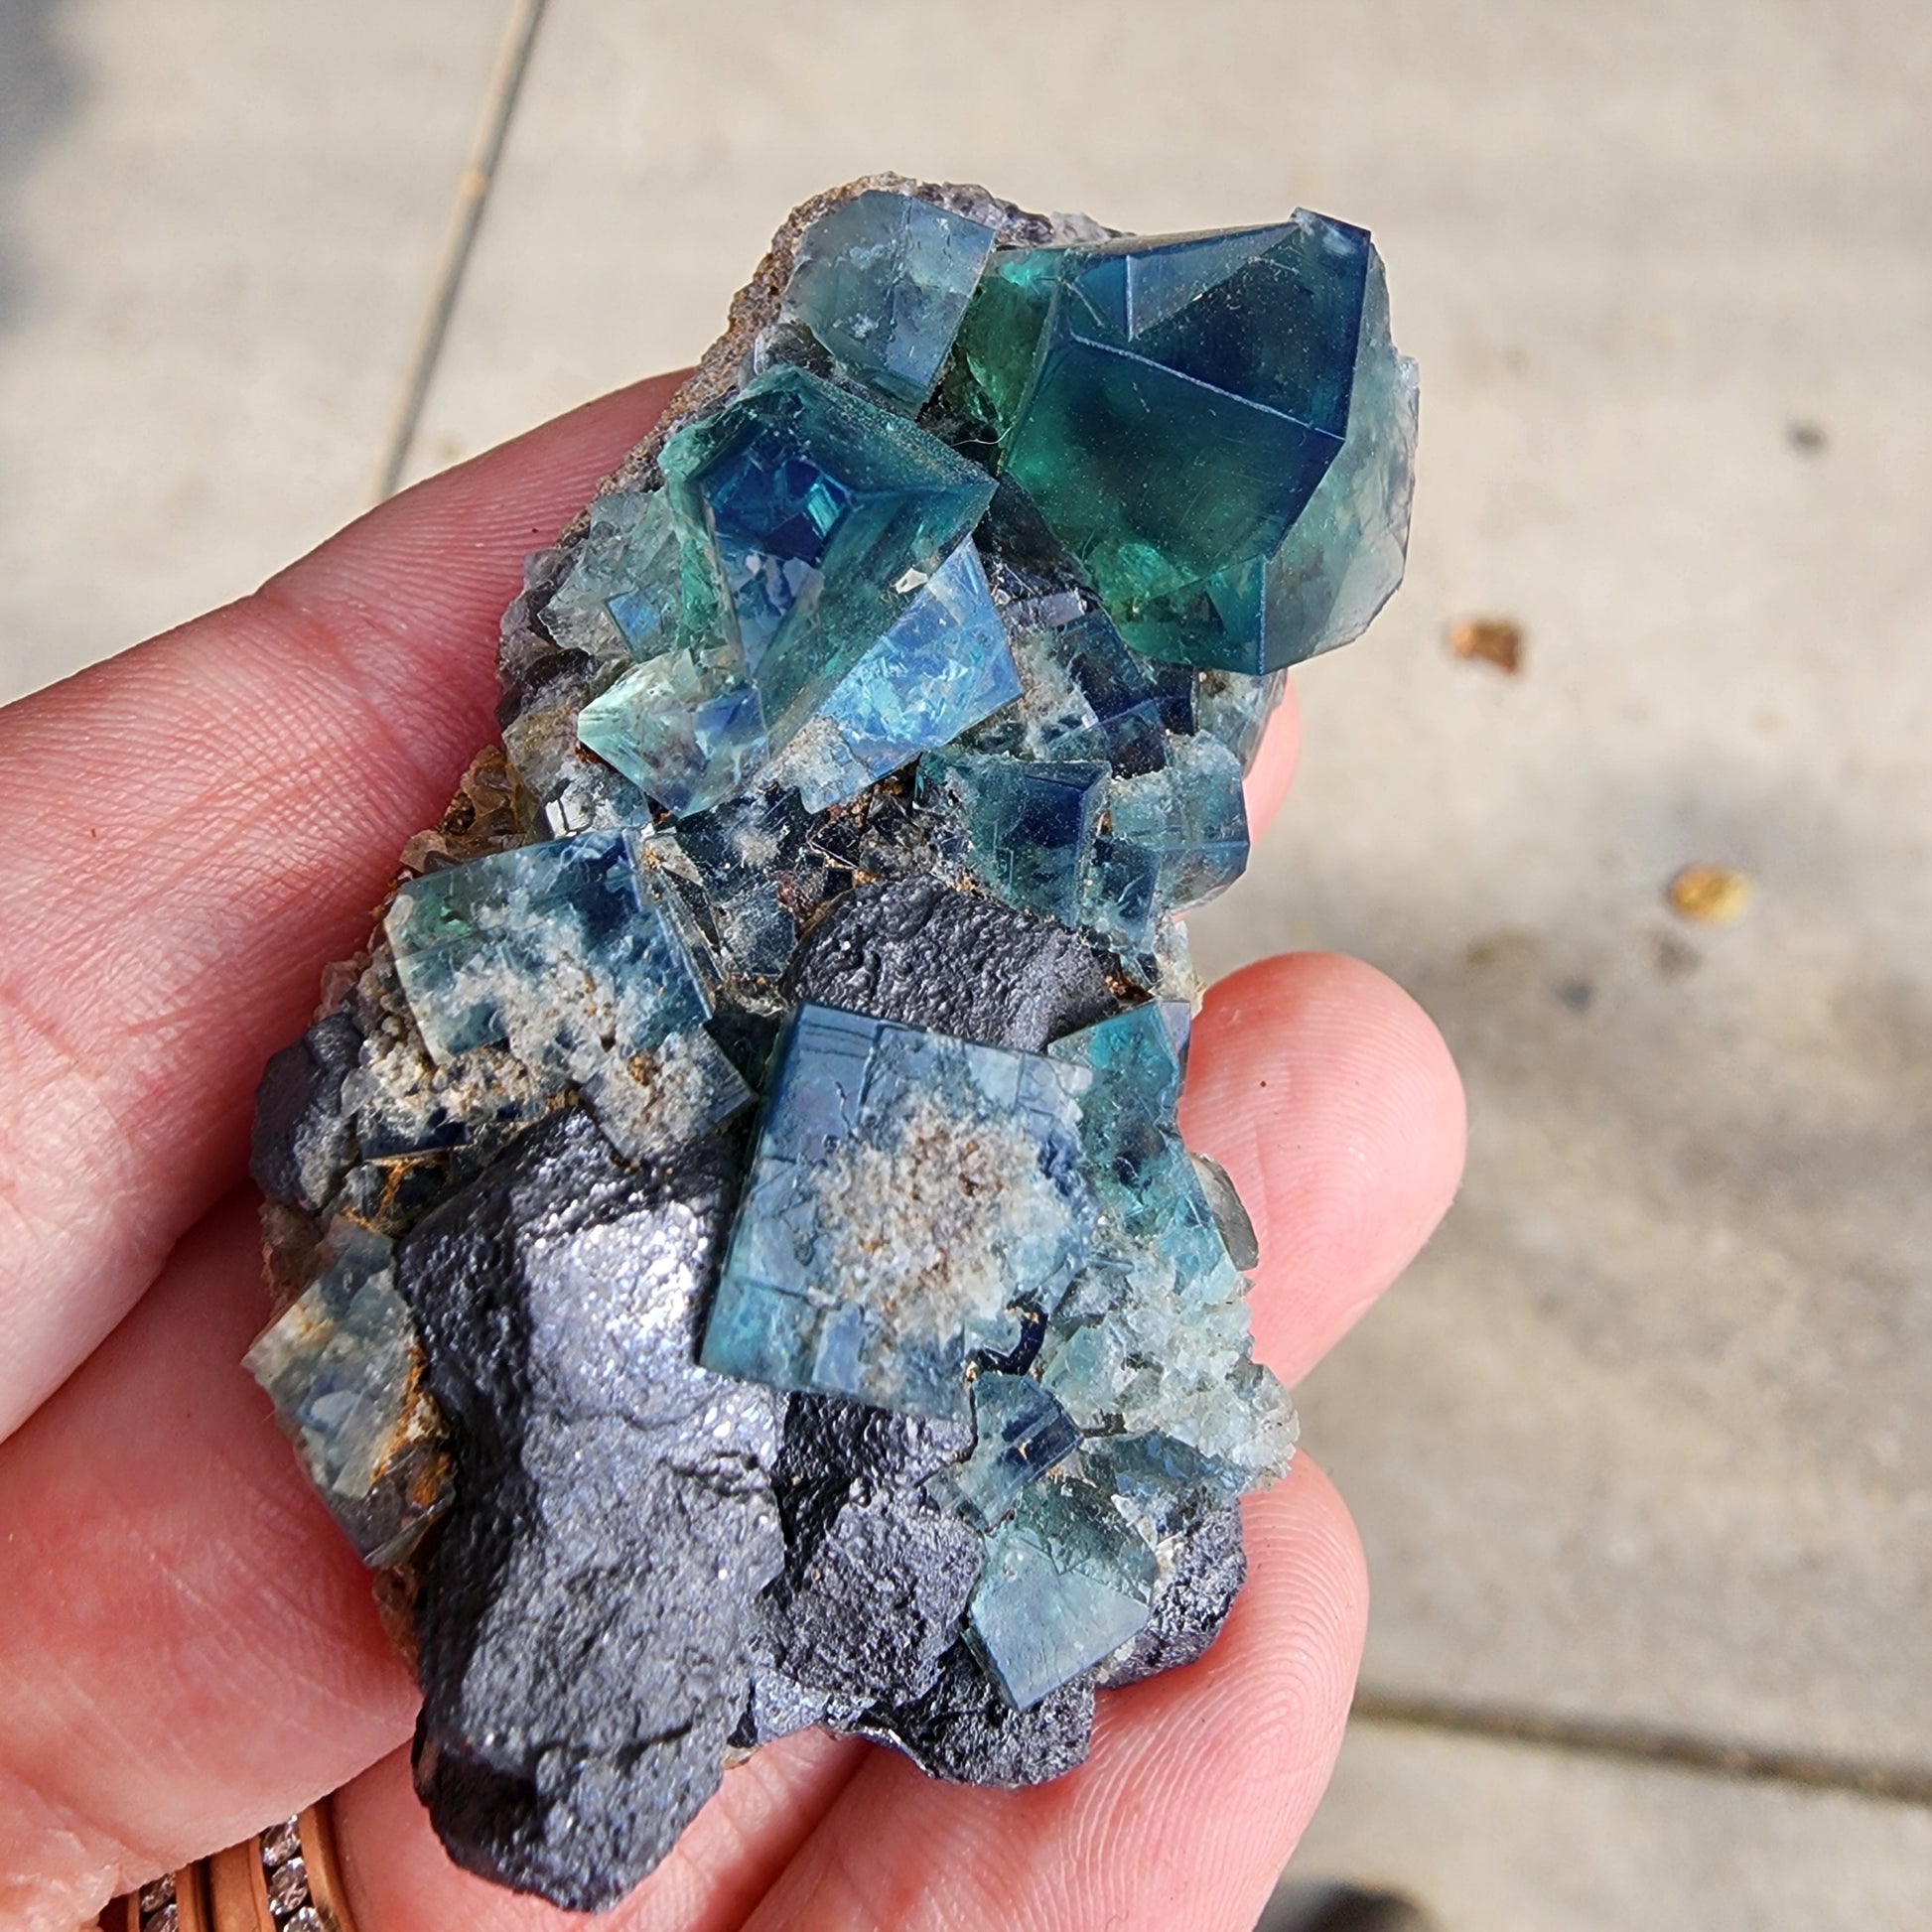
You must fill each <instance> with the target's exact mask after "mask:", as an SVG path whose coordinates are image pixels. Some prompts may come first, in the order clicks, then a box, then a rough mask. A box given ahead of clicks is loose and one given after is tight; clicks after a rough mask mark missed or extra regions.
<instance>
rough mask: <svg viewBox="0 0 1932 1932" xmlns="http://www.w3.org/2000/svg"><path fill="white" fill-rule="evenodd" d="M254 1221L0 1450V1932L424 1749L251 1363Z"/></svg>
mask: <svg viewBox="0 0 1932 1932" xmlns="http://www.w3.org/2000/svg"><path fill="white" fill-rule="evenodd" d="M259 1275H260V1254H259V1249H258V1247H257V1245H256V1238H255V1229H254V1215H253V1212H252V1210H251V1206H250V1204H249V1203H248V1202H246V1201H243V1200H241V1199H239V1198H237V1199H235V1200H232V1201H230V1202H229V1203H227V1204H226V1205H225V1206H224V1207H222V1208H221V1209H220V1210H218V1211H217V1212H216V1213H215V1214H214V1215H212V1216H210V1217H209V1219H208V1220H207V1222H206V1223H205V1224H204V1225H203V1226H202V1227H201V1228H199V1229H198V1230H197V1231H196V1232H195V1234H194V1235H192V1236H191V1237H190V1238H189V1239H188V1240H187V1241H185V1242H183V1244H182V1245H181V1248H180V1250H179V1251H178V1252H177V1254H176V1255H175V1257H174V1258H173V1260H172V1261H171V1262H170V1263H169V1265H168V1267H167V1269H166V1270H165V1271H164V1273H163V1275H162V1278H161V1280H160V1281H159V1282H158V1283H157V1284H156V1285H155V1287H154V1289H153V1290H152V1291H151V1292H150V1293H149V1295H148V1296H146V1297H145V1298H144V1300H143V1301H142V1303H141V1305H140V1307H139V1308H137V1309H136V1310H135V1311H134V1312H133V1313H132V1314H130V1315H129V1316H128V1317H127V1319H126V1320H125V1321H123V1322H122V1323H121V1324H120V1326H119V1327H118V1328H116V1329H115V1331H114V1332H113V1334H112V1335H110V1336H109V1337H108V1339H107V1341H106V1342H105V1343H104V1344H103V1345H102V1346H101V1347H100V1348H99V1349H98V1350H97V1351H96V1352H95V1354H94V1355H93V1357H92V1358H91V1359H90V1360H89V1361H88V1362H87V1363H86V1364H85V1365H84V1366H83V1367H82V1368H81V1369H80V1370H79V1371H78V1372H77V1373H76V1374H75V1375H73V1376H72V1377H71V1378H70V1379H69V1381H68V1382H67V1383H66V1384H65V1385H64V1386H63V1387H62V1388H61V1389H60V1391H59V1392H58V1393H57V1394H56V1395H55V1396H54V1397H53V1398H52V1399H51V1400H50V1401H49V1402H47V1403H46V1404H45V1405H44V1406H43V1407H42V1408H41V1409H40V1411H39V1412H38V1413H37V1414H36V1415H35V1416H34V1417H32V1418H31V1419H30V1420H29V1421H28V1423H27V1424H26V1425H25V1426H24V1427H23V1428H22V1429H21V1430H20V1431H19V1432H18V1433H17V1434H16V1435H15V1436H14V1437H13V1438H12V1440H11V1441H9V1442H8V1443H6V1444H4V1445H0V1600H3V1601H4V1602H5V1605H6V1613H5V1615H4V1616H0V1710H3V1711H4V1712H5V1713H6V1717H5V1721H4V1723H0V1925H5V1926H8V1927H16V1926H22V1927H27V1928H32V1929H33V1932H39V1929H40V1928H41V1927H47V1928H51V1932H71V1928H72V1927H73V1926H75V1925H77V1924H79V1923H81V1922H82V1920H84V1919H86V1918H89V1917H91V1915H92V1914H93V1913H95V1912H97V1911H98V1910H99V1909H100V1907H101V1906H102V1905H103V1904H104V1903H105V1902H106V1901H107V1899H108V1898H109V1897H110V1896H111V1895H112V1894H113V1893H114V1892H116V1891H118V1890H121V1889H123V1888H124V1887H125V1886H127V1885H129V1884H132V1883H135V1882H138V1881H139V1880H141V1879H143V1878H147V1877H151V1876H153V1875H154V1873H155V1872H157V1871H160V1870H164V1869H172V1868H174V1867H175V1866H177V1865H179V1864H181V1863H186V1862H187V1861H188V1860H189V1859H191V1858H195V1857H198V1856H200V1855H202V1854H204V1853H207V1852H212V1851H216V1850H218V1849H219V1848H220V1847H221V1846H223V1845H227V1844H232V1843H233V1842H234V1841H236V1840H237V1839H240V1838H242V1837H244V1836H245V1835H246V1834H247V1833H248V1832H250V1831H252V1830H254V1829H255V1828H257V1827H258V1826H260V1825H262V1824H263V1823H265V1822H267V1821H269V1820H271V1819H274V1818H286V1817H289V1816H291V1815H292V1814H293V1813H294V1812H295V1811H296V1810H297V1809H298V1808H299V1807H301V1806H302V1805H305V1804H308V1803H310V1802H311V1801H312V1800H313V1799H314V1798H315V1797H316V1796H317V1795H318V1794H319V1793H321V1792H323V1791H327V1790H329V1789H331V1788H333V1787H334V1786H335V1785H338V1784H340V1783H341V1782H342V1781H343V1780H344V1779H345V1778H347V1777H349V1776H351V1775H352V1774H353V1773H354V1772H356V1771H358V1770H360V1769H361V1768H362V1767H363V1766H364V1765H365V1764H368V1763H370V1762H371V1761H372V1760H373V1759H375V1758H376V1757H379V1756H380V1755H381V1754H382V1753H383V1752H385V1751H387V1750H389V1749H391V1748H393V1747H394V1745H395V1744H396V1743H397V1742H398V1741H400V1740H401V1739H402V1738H405V1737H407V1736H408V1734H409V1730H410V1726H411V1725H412V1724H413V1722H414V1719H415V1710H416V1694H415V1686H414V1684H413V1683H412V1682H411V1681H410V1675H409V1672H408V1670H407V1668H406V1667H405V1666H404V1664H403V1663H402V1660H401V1659H400V1658H399V1657H398V1656H397V1655H396V1654H395V1652H394V1650H393V1649H392V1648H391V1646H390V1644H389V1642H388V1640H387V1639H386V1638H385V1637H384V1635H383V1633H382V1630H381V1627H380V1625H379V1623H378V1621H377V1618H376V1613H375V1607H374V1603H373V1601H372V1599H371V1597H370V1594H369V1580H368V1573H367V1572H366V1571H365V1570H363V1568H362V1566H361V1564H360V1563H359V1562H358V1561H357V1560H356V1557H355V1555H354V1553H353V1551H352V1550H351V1549H350V1548H349V1546H348V1544H347V1543H346V1541H345V1539H344V1538H343V1536H342V1535H341V1533H340V1532H339V1531H338V1530H337V1529H336V1528H335V1525H334V1523H333V1522H332V1520H331V1518H330V1516H329V1513H328V1511H327V1510H326V1509H325V1508H324V1507H323V1505H322V1503H321V1501H320V1500H319V1499H318V1498H317V1497H316V1495H315V1494H314V1492H313V1491H312V1490H311V1489H310V1488H309V1485H308V1483H307V1482H306V1481H305V1480H304V1479H303V1477H302V1475H301V1473H300V1471H299V1469H298V1468H297V1466H296V1462H295V1458H294V1456H293V1455H292V1454H291V1453H290V1451H289V1447H288V1444H287V1442H286V1441H285V1440H284V1439H283V1437H282V1436H281V1435H280V1433H279V1432H278V1431H277V1430H276V1428H275V1426H274V1424H273V1422H272V1421H271V1420H270V1418H269V1415H268V1411H267V1405H266V1403H265V1402H264V1401H263V1399H262V1396H261V1393H260V1391H259V1390H258V1389H256V1388H255V1386H254V1385H253V1383H252V1382H250V1381H249V1380H248V1377H247V1376H246V1374H245V1373H244V1372H243V1371H242V1369H241V1367H240V1356H241V1352H242V1350H243V1349H245V1348H246V1347H247V1345H248V1341H249V1338H250V1336H251V1335H252V1334H253V1333H254V1332H255V1330H256V1329H257V1328H259V1327H260V1325H261V1322H262V1317H263V1300H262V1293H261V1287H260V1279H259Z"/></svg>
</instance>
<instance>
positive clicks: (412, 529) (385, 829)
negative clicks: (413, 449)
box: [0, 377, 674, 1437]
mask: <svg viewBox="0 0 1932 1932" xmlns="http://www.w3.org/2000/svg"><path fill="white" fill-rule="evenodd" d="M673 381H674V378H669V377H665V378H659V379H657V380H655V381H652V382H646V383H640V384H638V385H637V386H636V387H634V388H631V389H626V390H623V391H621V392H620V393H619V394H617V395H615V396H607V397H605V398H604V399H603V400H602V401H601V402H596V403H592V404H589V405H588V406H586V407H585V408H583V409H580V410H577V411H576V412H574V413H573V414H572V415H569V416H565V417H563V418H561V419H559V420H558V421H557V422H554V423H551V424H548V425H547V426H545V427H544V428H542V429H540V430H535V431H532V432H531V433H530V434H529V435H528V436H524V437H520V438H518V439H517V440H516V441H515V442H513V443H508V444H505V445H504V446H503V447H502V448H500V449H497V450H494V451H491V452H490V453H489V454H488V455H486V456H483V457H479V458H478V459H477V460H476V461H475V462H473V463H469V464H465V465H463V466H462V467H461V468H459V469H457V470H453V471H450V472H448V473H447V474H445V475H444V476H441V477H438V478H435V479H433V480H432V481H431V482H429V483H424V484H421V485H420V486H418V487H417V488H415V489H412V490H410V491H408V492H407V493H406V494H405V495H402V496H399V497H397V498H395V499H394V500H392V501H391V502H388V503H385V504H383V505H382V506H381V508H379V509H377V510H374V511H372V512H370V514H369V515H367V516H365V517H363V518H362V519H361V520H360V521H359V522H357V523H355V524H352V525H351V526H350V527H349V528H348V529H346V530H345V531H344V532H343V533H342V534H341V535H340V536H338V537H336V538H334V539H332V540H331V541H330V542H329V543H327V544H325V545H323V547H322V548H321V549H320V550H318V551H316V552H315V553H314V554H313V555H311V556H309V557H307V558H305V559H303V561H302V562H301V563H299V564H297V565H295V566H294V567H293V568H291V569H290V570H287V571H285V572H283V573H282V574H281V575H280V576H279V577H276V578H274V579H273V580H271V581H270V582H269V583H268V584H266V585H264V586H263V588H262V589H261V590H260V591H259V592H257V593H256V594H255V595H254V596H252V597H248V598H244V599H242V600H241V601H240V602H239V603H237V604H233V605H230V606H228V607H227V608H226V609H225V610H221V611H217V612H214V613H213V614H212V615H210V616H208V617H206V618H202V619H200V620H198V621H195V622H193V623H190V624H185V625H183V626H182V627H181V628H180V629H178V630H174V631H171V632H169V633H168V634H167V635H165V636H162V637H158V638H155V639H152V640H151V641H150V642H148V643H145V644H142V645H139V646H138V647H136V648H135V649H133V650H131V651H127V652H124V653H123V654H122V655H121V656H119V657H116V658H112V659H110V660H109V661H107V662H106V663H103V664H97V665H95V666H93V667H92V668H91V669H89V670H86V671H82V672H81V673H80V674H79V675H78V676H76V677H72V678H69V679H68V680H67V681H66V682H65V683H62V684H58V685H55V686H53V687H52V688H51V689H49V690H46V691H43V692H40V693H38V694H36V695H35V696H33V697H31V698H27V699H24V700H22V701H21V702H20V703H18V704H15V705H12V706H9V707H8V708H7V709H6V710H5V711H4V712H0V769H4V770H5V771H6V773H7V797H8V807H9V817H8V836H7V839H6V841H5V842H4V844H0V920H3V921H4V924H5V930H6V932H7V945H6V949H5V954H4V957H3V958H0V1122H4V1123H6V1125H5V1128H4V1130H0V1332H4V1333H5V1334H6V1336H7V1341H8V1346H7V1350H6V1358H5V1360H4V1361H0V1437H4V1436H5V1435H6V1434H7V1433H8V1432H9V1431H10V1430H11V1429H12V1428H14V1427H15V1426H16V1425H17V1424H18V1423H19V1422H20V1420H21V1419H22V1418H23V1417H24V1416H26V1415H27V1414H29V1413H30V1412H31V1411H32V1410H33V1408H34V1407H35V1405H36V1404H37V1403H39V1402H40V1401H42V1400H43V1399H44V1398H45V1397H46V1396H47V1394H48V1393H49V1392H50V1391H51V1390H52V1389H53V1388H55V1387H56V1386H57V1385H58V1384H59V1383H60V1381H61V1379H62V1378H63V1377H64V1376H65V1375H67V1374H68V1373H69V1371H70V1370H71V1369H72V1368H73V1366H74V1365H75V1364H76V1363H77V1362H79V1361H81V1360H82V1359H84V1357H85V1356H86V1354H87V1352H88V1350H89V1349H91V1348H92V1347H93V1346H94V1344H95V1343H96V1342H97V1341H98V1340H99V1339H100V1338H101V1336H103V1335H104V1334H105V1333H106V1332H107V1331H108V1329H109V1328H111V1327H112V1326H113V1324H114V1323H115V1322H116V1321H117V1320H118V1319H119V1318H120V1316H121V1315H122V1314H123V1313H124V1312H125V1311H126V1310H127V1309H128V1308H129V1307H130V1306H131V1305H132V1303H133V1301H134V1299H135V1298H136V1297H137V1296H138V1295H139V1294H140V1292H141V1291H142V1289H144V1288H145V1287H146V1286H147V1284H148V1282H149V1281H150V1280H151V1279H152V1278H153V1275H154V1273H155V1271H156V1270H157V1269H158V1268H159V1267H160V1265H161V1262H162V1260H163V1259H164V1258H165V1257H166V1255H167V1253H168V1251H169V1249H170V1247H171V1246H172V1245H173V1244H174V1242H175V1241H176V1240H177V1239H178V1238H179V1237H180V1236H181V1234H182V1233H183V1231H184V1230H185V1229H187V1228H188V1227H190V1226H192V1225H193V1223H194V1222H195V1220H196V1219H197V1218H198V1217H199V1216H200V1215H201V1214H203V1213H204V1212H205V1211H206V1210H207V1208H208V1207H209V1206H210V1205H211V1204H212V1202H213V1201H214V1200H216V1199H217V1198H218V1197H219V1196H220V1194H221V1193H222V1192H223V1191H225V1189H226V1188H228V1187H229V1186H231V1185H232V1184H233V1181H234V1178H235V1176H236V1175H237V1173H239V1171H240V1166H241V1156H242V1150H243V1147H244V1145H245V1139H246V1132H247V1120H248V1110H249V1097H250V1094H251V1092H252V1090H253V1087H254V1084H255V1081H256V1078H257V1077H258V1075H259V1074H260V1071H261V1067H262V1063H263V1061H264V1060H265V1059H266V1058H267V1056H268V1055H269V1054H270V1053H271V1052H272V1051H273V1050H274V1049H275V1048H276V1047H278V1046H280V1045H281V1044H283V1042H284V1041H285V1040H286V1039H287V1038H288V1037H290V1036H291V1035H294V1034H296V1033H298V1032H299V1031H300V1030H301V1028H302V1026H303V1025H304V1024H305V1022H306V1020H307V1018H308V1015H309V1013H310V1010H311V1009H312V1007H313V1005H314V1002H315V991H316V975H317V969H318V965H319V963H320V962H321V961H323V960H326V959H331V958H336V957H341V956H344V955H345V954H347V953H349V952H351V951H353V949H354V948H355V947H356V946H358V945H359V944H360V943H361V942H362V939H363V936H364V934H365V933H366V931H367V927H368V918H369V908H370V907H371V906H372V905H373V904H374V903H375V902H376V901H377V900H378V899H379V897H381V894H382V892H383V890H384V888H385V886H386V885H387V883H388V881H389V880H390V879H391V877H393V874H394V869H395V863H396V853H397V851H398V850H399V849H400V847H401V845H402V842H403V841H404V840H405V839H406V838H407V837H408V836H409V835H410V834H411V833H412V832H414V831H416V830H417V829H419V828H420V827H421V826H424V825H427V824H431V823H433V822H434V821H435V820H436V818H437V817H438V815H439V814H440V813H441V811H442V809H443V807H444V804H445V803H446V802H447V800H448V798H449V795H450V792H451V789H452V787H453V786H454V784H455V781H456V779H457V777H458V776H459V775H460V774H461V772H462V770H463V768H464V766H465V764H466V763H467V762H468V760H469V759H470V758H471V757H472V755H473V754H474V753H475V752H476V750H477V748H478V747H479V746H481V745H483V744H484V743H486V742H487V741H488V740H489V738H490V737H491V736H492V734H493V726H492V721H491V715H490V708H491V703H492V697H493V692H494V687H495V637H496V624H497V619H498V616H499V614H500V613H501V611H502V609H503V607H504V605H506V604H507V603H508V602H509V600H510V598H511V597H512V596H513V595H514V594H515V592H516V589H517V585H518V582H519V574H520V568H521V559H522V557H523V555H524V554H525V553H526V552H527V551H529V550H531V549H533V548H536V547H538V546H540V545H542V544H544V543H547V542H549V541H551V540H552V539H553V538H554V537H555V536H556V534H557V531H558V529H559V527H560V525H561V524H562V523H563V522H564V521H565V520H566V519H567V518H568V517H569V516H570V515H571V514H572V512H573V511H574V510H575V508H576V507H577V506H578V505H579V504H580V503H581V502H582V501H583V500H584V499H585V497H586V496H587V495H588V494H589V493H590V491H591V489H592V487H593V485H594V483H596V481H597V479H598V478H599V477H600V476H602V475H603V474H604V473H605V472H606V471H607V470H608V469H610V468H611V466H612V465H613V464H614V463H615V462H616V461H617V459H618V457H619V456H620V455H621V453H622V452H623V451H624V450H625V449H626V448H628V447H629V445H630V444H631V443H633V442H635V441H636V440H637V439H638V438H639V437H640V436H641V435H642V434H643V433H644V431H645V430H646V429H647V428H648V427H649V425H650V424H651V423H652V422H653V421H654V420H655V419H656V417H657V415H658V412H659V411H660V409H661V408H662V406H663V403H664V400H665V398H666V396H667V394H668V393H669V389H670V387H671V384H672V382H673Z"/></svg>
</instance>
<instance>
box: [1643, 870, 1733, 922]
mask: <svg viewBox="0 0 1932 1932" xmlns="http://www.w3.org/2000/svg"><path fill="white" fill-rule="evenodd" d="M1664 897H1665V898H1666V899H1667V900H1668V901H1669V902H1670V909H1671V910H1672V911H1673V912H1675V913H1676V914H1677V915H1678V917H1679V918H1681V919H1689V920H1690V921H1691V922H1692V924H1694V925H1735V924H1736V923H1737V921H1738V920H1739V919H1741V918H1742V917H1743V916H1744V914H1745V913H1746V912H1747V911H1749V909H1750V903H1751V878H1750V874H1749V873H1745V872H1739V871H1738V870H1737V869H1736V867H1734V866H1686V867H1685V868H1684V869H1683V871H1682V872H1680V873H1679V874H1678V875H1677V877H1676V878H1675V879H1673V880H1672V881H1671V882H1670V885H1669V886H1668V887H1667V888H1666V889H1665V892H1664Z"/></svg>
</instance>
